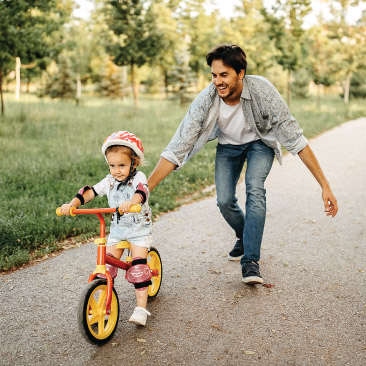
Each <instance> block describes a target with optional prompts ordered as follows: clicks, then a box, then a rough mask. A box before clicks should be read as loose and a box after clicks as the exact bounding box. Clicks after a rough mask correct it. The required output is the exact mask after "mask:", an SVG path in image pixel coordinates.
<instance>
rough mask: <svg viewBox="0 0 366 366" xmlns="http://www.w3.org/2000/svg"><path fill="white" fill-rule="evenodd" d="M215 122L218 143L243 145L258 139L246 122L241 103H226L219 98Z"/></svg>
mask: <svg viewBox="0 0 366 366" xmlns="http://www.w3.org/2000/svg"><path fill="white" fill-rule="evenodd" d="M217 124H218V126H219V136H218V138H219V143H220V144H231V145H243V144H247V143H249V142H252V141H254V140H258V139H259V137H258V136H257V135H256V134H255V132H253V131H252V129H251V128H250V127H249V125H248V123H247V122H246V120H245V117H244V112H243V107H242V104H241V103H238V104H235V105H228V104H226V103H225V102H224V101H223V100H222V99H221V98H220V116H219V118H218V121H217Z"/></svg>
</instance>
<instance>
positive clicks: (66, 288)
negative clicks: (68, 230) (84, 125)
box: [0, 118, 366, 366]
mask: <svg viewBox="0 0 366 366" xmlns="http://www.w3.org/2000/svg"><path fill="white" fill-rule="evenodd" d="M311 146H312V148H313V150H314V151H315V153H316V155H317V156H318V158H319V160H320V162H321V165H322V167H323V169H324V171H325V173H326V175H327V177H328V179H329V180H330V182H331V183H332V187H333V191H334V193H335V194H336V196H337V198H338V202H339V212H338V215H337V217H336V218H334V219H331V218H329V217H326V216H325V214H324V213H323V206H322V201H321V197H320V189H319V187H318V186H317V183H315V181H314V179H313V178H312V176H311V174H310V173H309V172H308V171H307V169H306V168H305V167H304V166H303V164H302V163H301V162H300V159H299V158H298V157H293V156H290V155H287V156H286V157H285V159H284V164H283V166H282V167H280V166H279V164H278V163H277V162H276V163H275V164H274V167H273V169H272V171H271V173H270V175H269V178H268V180H267V196H268V217H267V223H266V230H265V235H264V240H263V251H262V260H261V272H262V275H263V278H264V280H265V282H266V283H270V284H274V285H275V287H272V288H266V287H263V286H257V287H251V286H247V285H245V284H244V283H242V281H241V274H240V266H239V264H238V263H235V262H228V261H227V259H226V256H227V253H228V251H229V250H230V249H231V247H232V244H233V243H234V241H235V238H234V236H233V234H232V233H231V231H230V229H229V228H228V226H227V225H226V223H225V222H224V221H223V219H222V218H221V216H220V214H219V212H218V209H217V207H216V205H215V198H214V197H212V198H208V199H205V200H202V201H199V202H196V203H193V204H189V205H186V206H184V207H182V208H181V209H179V210H178V211H176V212H172V213H169V214H166V215H164V216H163V217H162V218H161V219H160V220H159V221H158V222H156V224H155V227H154V230H155V244H154V245H155V246H156V247H157V248H158V249H159V251H160V253H161V255H162V258H163V265H164V279H163V285H162V288H161V292H160V293H159V295H158V297H157V298H156V300H155V301H153V302H151V303H150V304H149V310H150V311H151V312H152V317H151V318H150V319H149V323H148V326H147V327H146V328H144V329H141V328H137V327H136V326H134V325H132V324H129V323H128V322H127V320H128V318H129V316H130V314H131V312H132V310H133V308H134V298H133V291H132V289H131V286H130V285H129V284H128V283H126V282H125V281H124V280H122V279H121V278H122V276H120V277H121V278H120V279H119V280H117V281H116V287H117V291H118V293H119V297H120V302H121V315H120V322H119V325H118V329H117V331H116V334H115V336H114V338H113V340H112V341H111V342H110V343H109V344H107V345H106V346H104V347H96V346H92V345H90V344H88V343H87V342H85V340H84V339H83V338H81V336H80V334H79V331H78V328H77V324H76V311H77V304H78V298H79V295H80V293H81V291H82V289H83V287H84V286H85V282H86V280H87V278H88V275H89V272H90V270H91V269H93V268H94V262H95V253H96V248H95V246H94V245H93V244H87V245H84V246H82V247H80V248H76V249H71V250H68V251H65V252H63V253H62V254H60V255H59V256H57V257H55V258H52V259H49V260H47V261H45V262H42V263H39V264H37V265H35V266H32V267H28V268H26V269H23V270H19V271H17V272H14V273H10V274H7V275H2V276H1V277H0V301H1V306H0V364H1V365H78V366H81V365H85V366H93V365H127V364H129V365H192V366H193V365H194V366H196V365H199V366H205V365H209V366H211V365H228V366H236V365H241V366H242V365H253V364H257V365H339V366H344V365H352V366H358V365H360V366H361V365H366V336H365V335H366V291H365V289H366V286H365V285H366V283H365V282H366V281H365V278H366V233H365V227H366V225H365V223H366V208H365V207H366V205H365V204H366V197H365V196H366V188H365V185H366V169H365V167H366V118H364V119H358V120H356V121H351V122H348V123H346V124H343V125H341V126H340V127H336V128H334V129H333V130H331V131H329V132H327V133H325V134H323V135H321V136H319V137H318V138H316V139H314V140H312V142H311ZM244 189H245V188H244V186H243V185H240V187H239V190H238V191H239V197H240V200H241V203H243V197H244ZM75 263H78V264H77V266H75Z"/></svg>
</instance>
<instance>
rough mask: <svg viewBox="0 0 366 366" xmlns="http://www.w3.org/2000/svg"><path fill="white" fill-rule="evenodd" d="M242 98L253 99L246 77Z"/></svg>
mask: <svg viewBox="0 0 366 366" xmlns="http://www.w3.org/2000/svg"><path fill="white" fill-rule="evenodd" d="M241 98H243V99H252V97H251V95H250V93H249V88H248V83H247V79H246V78H245V77H244V79H243V89H242V91H241Z"/></svg>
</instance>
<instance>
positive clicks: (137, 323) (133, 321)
mask: <svg viewBox="0 0 366 366" xmlns="http://www.w3.org/2000/svg"><path fill="white" fill-rule="evenodd" d="M128 322H129V323H132V324H136V325H141V326H142V327H144V326H146V323H145V324H144V323H140V322H139V321H137V320H129V321H128Z"/></svg>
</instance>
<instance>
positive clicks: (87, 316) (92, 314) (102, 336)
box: [78, 279, 119, 345]
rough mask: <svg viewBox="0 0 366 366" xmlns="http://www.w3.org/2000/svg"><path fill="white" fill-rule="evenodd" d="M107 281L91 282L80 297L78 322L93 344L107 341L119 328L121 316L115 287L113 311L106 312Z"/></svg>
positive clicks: (84, 334) (86, 337) (85, 336)
mask: <svg viewBox="0 0 366 366" xmlns="http://www.w3.org/2000/svg"><path fill="white" fill-rule="evenodd" d="M106 298H107V281H106V280H103V279H97V280H95V281H92V282H90V283H89V284H88V285H87V286H86V287H85V289H84V291H83V293H82V294H81V297H80V302H79V311H78V323H79V329H80V331H81V333H82V334H83V336H84V338H85V339H86V340H87V341H88V342H90V343H93V344H98V345H101V344H104V343H107V342H108V341H109V340H110V339H111V338H112V337H113V334H114V332H115V330H116V328H117V324H118V318H119V302H118V296H117V293H116V291H115V289H114V288H113V293H112V302H111V313H110V314H109V315H107V314H106V304H105V302H106Z"/></svg>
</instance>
